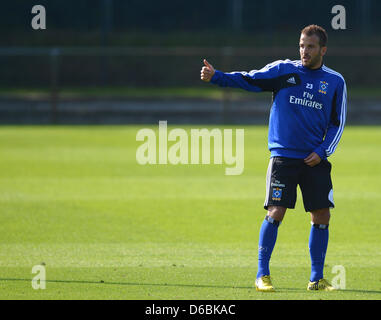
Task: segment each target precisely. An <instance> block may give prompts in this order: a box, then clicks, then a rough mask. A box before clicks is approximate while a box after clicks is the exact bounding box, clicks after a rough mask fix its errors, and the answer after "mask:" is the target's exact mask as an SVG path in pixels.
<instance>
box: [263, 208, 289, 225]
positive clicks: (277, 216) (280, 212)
mask: <svg viewBox="0 0 381 320" xmlns="http://www.w3.org/2000/svg"><path fill="white" fill-rule="evenodd" d="M286 210H287V208H285V207H281V206H269V207H268V213H267V215H268V216H270V217H271V218H273V219H274V220H276V221H278V222H281V221H282V220H283V218H284V215H285V214H286Z"/></svg>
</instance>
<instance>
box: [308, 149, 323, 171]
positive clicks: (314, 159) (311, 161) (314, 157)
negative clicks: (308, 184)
mask: <svg viewBox="0 0 381 320" xmlns="http://www.w3.org/2000/svg"><path fill="white" fill-rule="evenodd" d="M320 161H321V158H320V157H319V155H318V154H317V153H316V152H312V153H311V154H310V155H309V156H308V157H307V158H305V159H304V163H305V164H306V165H308V166H310V167H314V166H316V165H317V164H319V163H320Z"/></svg>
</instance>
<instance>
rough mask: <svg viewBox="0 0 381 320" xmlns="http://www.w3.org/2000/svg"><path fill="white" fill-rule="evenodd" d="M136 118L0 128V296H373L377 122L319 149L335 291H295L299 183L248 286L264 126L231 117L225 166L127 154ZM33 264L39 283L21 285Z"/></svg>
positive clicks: (377, 247) (263, 165)
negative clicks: (228, 167)
mask: <svg viewBox="0 0 381 320" xmlns="http://www.w3.org/2000/svg"><path fill="white" fill-rule="evenodd" d="M144 127H147V126H144ZM174 127H178V126H174ZM193 127H195V128H201V127H202V126H186V127H185V128H186V129H188V130H189V129H190V128H193ZM228 127H229V128H233V129H234V128H235V127H234V126H228ZM141 128H143V127H142V126H77V127H75V126H73V127H71V126H58V127H50V126H46V127H39V126H25V127H24V126H3V127H0V153H1V156H0V211H1V213H0V220H1V223H0V299H380V298H381V241H380V240H381V238H380V230H381V222H380V221H381V219H380V209H379V206H380V203H381V201H380V200H381V197H380V194H381V190H380V183H381V161H380V158H381V146H380V141H381V128H379V127H347V128H346V129H345V131H344V135H343V138H342V141H341V142H340V144H339V147H338V149H337V151H336V153H335V154H334V155H333V156H332V158H331V159H330V161H331V162H332V164H333V172H332V175H333V183H334V199H335V204H336V208H335V209H334V210H333V211H332V218H331V224H330V242H329V245H328V252H327V257H326V267H325V277H326V278H327V279H328V280H332V279H333V278H334V276H335V274H334V273H333V272H332V271H333V267H334V266H335V265H341V266H343V267H344V268H345V272H346V278H345V279H346V290H342V291H338V292H330V293H329V292H307V291H306V286H307V282H308V277H309V272H310V261H309V253H308V236H309V231H310V217H309V214H308V213H305V212H304V209H303V205H302V201H301V196H300V192H299V193H298V202H297V206H296V209H295V210H290V211H288V213H287V214H286V217H285V220H284V222H283V224H282V225H281V227H280V229H279V234H278V241H277V244H276V247H275V249H274V253H273V257H272V261H271V271H272V276H273V283H274V285H275V286H276V288H277V292H275V293H258V292H256V291H255V289H254V279H255V275H256V269H257V243H258V232H259V228H260V225H261V223H262V221H263V218H264V216H265V211H264V209H263V207H262V205H263V200H264V196H265V174H266V169H267V164H268V158H269V153H268V150H267V128H266V127H258V126H253V127H251V126H247V127H239V128H244V129H245V170H244V173H243V174H242V175H240V176H226V175H225V174H224V169H225V165H177V166H175V165H150V166H147V165H146V166H142V165H139V164H137V162H136V159H135V153H136V149H137V147H138V146H139V145H140V144H141V142H137V141H136V140H135V136H136V133H137V131H138V130H139V129H141ZM152 128H155V129H157V125H156V126H152ZM170 128H171V127H169V129H170ZM172 128H173V127H172ZM208 128H212V127H211V126H210V127H208ZM219 128H224V127H221V126H220V127H219ZM39 264H42V265H44V267H45V269H46V280H47V282H46V289H44V290H41V289H40V290H35V289H33V288H32V282H31V281H32V278H33V277H34V276H35V274H32V268H33V266H35V265H39Z"/></svg>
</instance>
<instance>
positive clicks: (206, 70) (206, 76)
mask: <svg viewBox="0 0 381 320" xmlns="http://www.w3.org/2000/svg"><path fill="white" fill-rule="evenodd" d="M215 72H216V70H214V68H213V66H212V65H211V64H210V63H209V62H208V61H207V60H206V59H204V66H203V67H202V69H201V80H202V81H205V82H209V81H210V80H211V79H212V77H213V75H214V73H215Z"/></svg>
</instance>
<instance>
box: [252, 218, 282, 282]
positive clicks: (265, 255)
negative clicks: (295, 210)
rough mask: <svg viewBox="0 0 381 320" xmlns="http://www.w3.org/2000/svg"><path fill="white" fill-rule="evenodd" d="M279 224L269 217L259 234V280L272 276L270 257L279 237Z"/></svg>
mask: <svg viewBox="0 0 381 320" xmlns="http://www.w3.org/2000/svg"><path fill="white" fill-rule="evenodd" d="M278 226H279V222H278V221H275V220H273V219H272V218H270V217H269V216H266V219H265V220H264V221H263V223H262V226H261V230H260V232H259V243H258V273H257V278H260V277H262V276H267V275H270V269H269V264H270V257H271V253H272V252H273V249H274V246H275V242H276V238H277V235H278Z"/></svg>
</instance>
